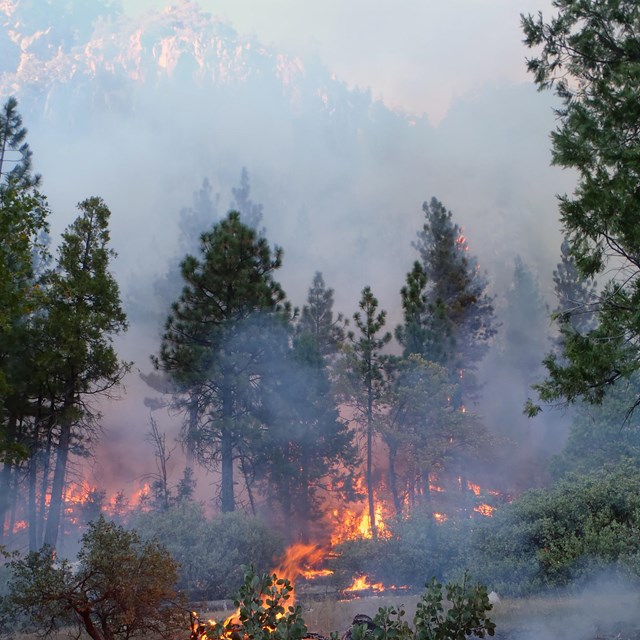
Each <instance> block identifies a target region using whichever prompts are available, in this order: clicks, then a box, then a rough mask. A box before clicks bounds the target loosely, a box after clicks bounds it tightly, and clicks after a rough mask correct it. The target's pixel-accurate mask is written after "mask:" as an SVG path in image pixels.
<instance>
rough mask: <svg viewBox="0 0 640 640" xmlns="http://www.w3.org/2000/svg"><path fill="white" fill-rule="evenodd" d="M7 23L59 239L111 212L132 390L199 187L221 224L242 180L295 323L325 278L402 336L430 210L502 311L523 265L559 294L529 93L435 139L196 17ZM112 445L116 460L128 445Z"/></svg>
mask: <svg viewBox="0 0 640 640" xmlns="http://www.w3.org/2000/svg"><path fill="white" fill-rule="evenodd" d="M0 24H1V25H2V28H1V30H0V93H1V94H2V97H3V99H4V98H6V97H7V96H9V95H16V97H17V98H18V100H19V107H20V110H21V112H22V114H23V116H24V120H25V124H26V125H27V127H28V128H29V142H30V145H31V147H32V149H33V151H34V166H35V169H36V170H37V171H38V172H40V173H42V175H43V190H44V192H45V193H46V194H47V195H48V197H49V199H50V203H51V205H52V209H53V211H54V219H53V220H52V226H53V237H54V238H56V237H57V235H58V233H59V231H61V230H62V229H63V227H64V226H65V225H66V224H68V223H69V222H70V221H71V220H72V219H73V217H74V216H75V210H74V207H75V203H76V202H78V201H80V200H82V199H83V198H85V197H87V196H90V195H99V196H101V197H103V198H104V199H105V200H106V202H107V204H108V205H109V206H110V208H111V210H112V212H113V217H112V238H113V244H114V247H115V249H116V251H117V252H118V254H119V257H118V260H117V263H116V270H117V273H116V276H117V278H118V280H119V283H120V286H121V289H122V291H123V296H124V298H125V299H126V301H127V306H128V313H129V316H130V320H131V325H132V326H131V330H130V333H129V337H128V338H127V339H126V340H125V343H124V344H123V345H121V348H122V350H123V354H122V355H123V356H124V357H127V358H129V359H133V360H135V361H136V364H137V366H138V367H139V368H140V369H141V370H143V371H148V370H149V369H150V364H149V360H148V356H149V354H150V353H152V352H155V351H157V348H158V342H159V327H160V323H161V322H162V320H163V319H164V317H165V316H166V312H167V309H168V306H169V304H170V303H171V301H172V300H169V299H163V298H162V296H159V295H158V291H159V290H160V291H161V290H162V287H158V286H157V285H158V281H162V279H163V277H164V275H165V274H166V273H167V271H168V270H169V269H170V268H171V265H172V264H173V265H175V264H176V261H177V259H178V258H179V257H180V254H181V252H183V251H184V246H185V239H184V238H183V239H182V243H181V240H180V233H181V231H180V226H179V221H180V212H181V211H182V210H183V209H185V208H192V209H194V208H195V209H197V208H198V205H197V202H196V203H195V204H194V194H195V193H196V192H198V191H201V193H202V188H203V184H205V185H208V186H205V189H204V193H205V194H207V193H208V194H209V195H208V196H207V197H208V198H210V203H211V204H212V211H213V210H214V209H215V211H216V212H217V215H223V214H224V213H225V212H226V210H227V208H228V207H229V206H231V205H232V204H233V203H234V196H233V195H232V189H234V188H237V187H238V186H239V184H240V180H241V171H242V168H243V167H246V168H247V170H248V175H249V179H250V187H251V191H250V198H251V200H252V201H253V202H254V203H261V204H262V205H263V219H262V224H263V225H264V227H265V229H266V236H267V238H268V240H269V242H270V243H271V244H278V245H280V246H282V247H283V249H284V267H283V269H282V272H281V274H280V280H281V282H282V284H283V287H284V289H285V290H286V292H287V294H288V296H289V298H290V299H291V300H292V302H293V303H294V304H296V305H300V304H302V303H303V302H304V297H305V295H306V291H307V288H308V287H309V286H310V284H311V280H312V277H313V274H314V272H315V271H321V272H323V274H324V277H325V280H326V282H327V284H328V285H329V286H330V287H333V288H334V289H335V291H336V307H337V309H338V310H340V311H343V312H344V313H345V314H347V315H351V313H353V311H354V310H355V308H356V305H357V301H358V298H359V292H360V290H361V289H362V287H363V286H365V285H367V284H370V285H371V286H372V288H373V290H374V292H375V293H376V295H377V296H378V297H379V298H380V300H381V306H382V307H384V308H386V309H387V310H388V312H389V318H390V319H389V325H390V326H391V327H393V326H394V324H396V323H397V322H398V321H399V318H400V310H399V308H400V303H399V293H398V292H399V289H400V287H401V286H402V284H403V280H404V276H405V274H406V272H407V271H408V270H409V268H410V267H411V264H412V262H413V260H414V259H415V257H416V256H415V251H414V249H412V247H411V243H412V241H413V240H414V239H415V234H416V231H417V230H418V228H419V227H420V226H421V225H422V213H421V206H422V203H423V201H425V200H428V199H430V198H431V197H432V196H436V197H438V198H439V199H440V200H441V201H442V202H443V203H444V204H445V206H446V207H447V208H449V209H451V210H452V211H453V212H454V216H455V219H456V222H458V223H459V224H461V225H462V226H463V228H464V231H465V235H466V238H467V241H468V243H469V245H470V249H471V251H472V252H473V254H474V255H476V256H478V258H479V262H480V265H481V267H482V268H483V269H485V270H486V271H487V276H488V279H489V282H490V283H491V286H492V289H493V290H494V291H495V292H496V293H497V294H498V296H500V295H501V294H502V293H503V292H504V291H505V290H506V288H507V287H508V285H509V282H510V278H511V274H512V272H513V259H514V257H515V256H516V255H517V254H521V255H522V256H523V258H524V259H525V261H526V262H527V263H528V264H529V265H531V266H532V268H533V269H534V270H535V271H536V272H537V274H538V276H539V278H540V281H541V284H542V287H543V291H544V293H549V291H550V286H549V285H548V284H547V283H548V282H549V281H550V274H551V271H552V269H553V266H554V265H555V263H556V262H557V256H558V254H559V246H560V236H559V234H558V231H557V226H558V225H557V213H556V207H555V201H554V194H555V193H556V192H561V191H564V190H566V189H569V188H570V184H571V177H570V176H563V175H561V174H560V173H559V172H558V171H556V170H553V169H551V168H549V166H548V165H549V151H548V147H549V142H548V132H549V130H550V129H552V127H553V114H552V111H551V108H550V107H551V103H550V98H549V97H548V96H542V95H539V94H536V92H535V90H534V88H533V86H532V85H529V84H522V85H514V84H508V83H504V84H502V85H500V86H485V87H483V88H482V89H480V90H478V91H476V92H475V93H473V94H467V95H464V96H461V97H460V98H459V99H458V100H457V101H456V102H455V104H454V105H453V107H452V108H451V109H450V110H449V112H448V113H447V115H446V117H445V118H444V119H443V120H442V121H441V122H440V123H439V124H438V125H437V126H433V125H432V124H430V122H429V121H428V119H427V118H426V117H425V116H423V115H415V114H411V113H408V112H402V111H394V110H391V109H389V108H388V107H387V106H385V104H384V103H383V102H382V101H380V100H378V99H374V98H373V97H372V94H371V92H370V91H369V90H368V89H367V88H350V87H348V86H347V85H346V84H345V83H344V82H342V81H341V79H340V78H339V77H335V75H334V74H333V73H332V71H331V69H328V68H327V67H325V66H324V65H323V62H322V61H321V60H319V59H317V58H316V57H312V56H311V57H305V56H297V55H296V54H295V53H290V52H281V51H278V50H276V49H275V48H274V47H272V46H267V45H264V44H262V43H261V41H260V34H259V33H258V34H256V35H251V36H244V35H242V34H239V33H238V32H237V31H236V30H235V29H234V26H233V25H232V24H229V23H228V22H226V21H224V20H222V19H219V18H217V17H216V16H214V15H211V14H209V13H207V12H205V11H203V10H202V9H201V8H200V7H199V5H198V3H196V2H190V1H188V0H182V1H180V2H177V3H176V4H175V5H174V6H172V7H169V8H165V9H162V10H154V11H152V12H148V13H143V14H140V15H139V16H137V17H135V18H132V17H130V16H127V15H126V14H124V13H123V12H122V11H121V10H120V9H119V8H118V4H117V3H116V2H111V1H109V0H91V1H88V0H84V1H80V0H75V1H73V0H69V1H67V2H54V1H53V0H51V1H47V2H41V1H39V0H38V1H36V0H32V1H30V2H26V1H20V0H3V1H2V2H0ZM382 40H383V38H382ZM523 65H524V52H523ZM423 81H424V82H425V83H429V82H430V78H429V77H428V76H427V75H425V77H424V78H423ZM205 180H207V181H208V182H207V183H204V181H205ZM207 189H209V191H208V190H207ZM217 194H219V200H217ZM200 202H201V201H200ZM215 215H216V214H215V213H214V216H215ZM213 221H214V220H213V219H212V220H211V221H210V222H213ZM186 240H187V241H188V240H189V239H186ZM191 241H193V239H191ZM500 304H501V303H500V298H499V299H498V303H497V306H498V307H500ZM139 385H140V383H139V381H138V380H137V379H136V378H135V377H133V378H132V379H131V380H130V382H129V384H128V401H127V402H126V403H121V404H120V405H119V407H118V408H115V409H113V408H111V409H110V410H109V417H108V420H107V421H108V422H109V423H110V424H111V425H112V426H113V425H118V424H119V425H123V424H125V423H131V422H133V423H135V424H136V425H137V428H139V430H140V433H141V434H142V432H143V431H144V429H145V424H146V419H147V418H146V409H145V408H144V407H143V405H142V400H141V398H139V397H138V394H143V393H145V391H144V390H143V389H142V388H140V387H139ZM111 434H112V436H111V442H112V443H113V444H112V446H114V447H123V446H125V445H123V444H118V440H120V441H121V443H123V442H126V441H127V438H128V437H130V436H128V435H127V436H125V435H124V434H123V433H121V432H119V431H118V430H117V429H116V430H113V431H112V432H111ZM140 439H141V436H140ZM112 458H113V460H114V464H116V463H117V464H119V465H121V466H122V467H131V464H130V461H129V460H128V459H127V458H126V456H125V457H117V456H116V457H112ZM115 458H117V462H116V459H115ZM128 475H129V476H130V477H133V475H135V474H134V473H132V472H129V474H128Z"/></svg>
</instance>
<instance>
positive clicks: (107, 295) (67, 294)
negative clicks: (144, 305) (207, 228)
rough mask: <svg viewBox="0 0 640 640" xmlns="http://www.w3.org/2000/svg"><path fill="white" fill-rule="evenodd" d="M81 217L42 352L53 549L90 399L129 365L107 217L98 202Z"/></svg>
mask: <svg viewBox="0 0 640 640" xmlns="http://www.w3.org/2000/svg"><path fill="white" fill-rule="evenodd" d="M78 209H79V210H80V215H79V216H78V217H77V218H76V220H75V221H74V222H73V223H72V224H71V225H70V226H69V227H68V228H67V230H66V231H65V232H64V233H63V234H62V243H61V245H60V248H59V250H58V261H57V266H56V268H55V269H54V270H53V271H51V272H50V273H49V274H48V278H47V309H46V319H45V325H44V333H45V335H46V336H47V340H48V343H49V345H48V346H49V348H48V350H47V351H46V352H45V353H43V358H44V359H46V371H47V376H48V383H49V385H50V386H51V388H52V390H53V391H54V393H55V403H56V406H55V426H56V429H57V443H56V447H57V449H56V460H55V468H54V473H53V479H52V485H51V501H50V505H49V511H48V517H47V523H46V529H45V534H44V543H45V544H48V545H50V546H51V547H55V546H56V542H57V537H58V530H59V524H60V513H61V508H62V496H63V492H64V486H65V482H66V473H67V467H68V461H69V454H70V452H71V449H72V447H73V446H74V445H77V444H78V442H81V441H82V438H83V437H86V429H87V428H88V427H89V426H90V424H91V422H92V420H93V419H95V418H96V414H95V413H94V412H93V411H92V408H91V406H90V402H89V399H90V398H93V397H96V396H99V395H101V394H105V393H109V392H110V391H111V390H112V389H113V388H114V387H116V386H117V385H118V384H119V383H120V381H121V380H122V378H123V376H124V375H125V373H126V372H127V371H128V369H129V366H128V364H127V363H125V362H122V361H120V360H119V359H118V356H117V353H116V351H115V349H114V347H113V344H112V341H113V337H114V336H116V335H118V334H119V333H121V332H123V331H124V330H125V329H126V328H127V321H126V317H125V314H124V311H123V310H122V306H121V302H120V291H119V287H118V284H117V283H116V281H115V279H114V277H113V275H112V274H111V272H110V271H109V266H110V263H111V260H112V259H113V258H114V257H115V252H114V251H113V250H112V249H111V248H110V247H109V241H110V234H109V217H110V215H111V212H110V211H109V209H108V207H107V205H106V204H105V203H104V201H103V200H102V199H101V198H97V197H93V198H88V199H87V200H84V201H83V202H81V203H80V204H79V205H78Z"/></svg>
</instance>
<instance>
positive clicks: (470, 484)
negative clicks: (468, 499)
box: [467, 480, 480, 496]
mask: <svg viewBox="0 0 640 640" xmlns="http://www.w3.org/2000/svg"><path fill="white" fill-rule="evenodd" d="M467 487H468V489H469V490H470V491H473V495H474V496H479V495H480V485H479V484H473V482H470V481H469V480H467Z"/></svg>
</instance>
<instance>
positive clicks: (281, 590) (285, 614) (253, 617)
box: [206, 565, 307, 640]
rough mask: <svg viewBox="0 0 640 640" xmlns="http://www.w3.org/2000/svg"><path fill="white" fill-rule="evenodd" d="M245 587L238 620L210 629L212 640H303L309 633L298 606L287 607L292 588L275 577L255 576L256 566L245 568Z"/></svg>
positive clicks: (238, 597)
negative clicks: (247, 639)
mask: <svg viewBox="0 0 640 640" xmlns="http://www.w3.org/2000/svg"><path fill="white" fill-rule="evenodd" d="M243 569H244V572H245V573H244V583H243V584H242V586H241V587H240V589H239V590H238V594H237V595H236V598H235V600H234V604H235V606H236V607H238V617H237V619H234V618H235V617H232V619H229V620H227V621H226V622H225V623H215V624H213V625H212V627H211V629H207V632H206V635H207V638H209V639H210V640H220V639H222V638H224V639H227V640H228V639H229V638H231V639H232V640H241V639H242V638H252V640H300V639H301V638H303V637H304V636H305V635H306V633H307V626H306V625H305V623H304V620H303V619H302V615H301V608H300V606H299V605H295V606H293V605H287V601H288V600H289V599H290V598H291V597H292V594H293V585H292V584H291V582H290V581H289V580H287V579H285V578H278V577H277V576H276V575H275V574H268V573H264V574H261V575H259V574H256V572H255V569H254V568H253V566H251V565H249V566H248V567H243Z"/></svg>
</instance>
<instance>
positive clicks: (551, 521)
mask: <svg viewBox="0 0 640 640" xmlns="http://www.w3.org/2000/svg"><path fill="white" fill-rule="evenodd" d="M639 531H640V477H639V475H638V470H637V467H636V466H635V465H632V464H629V463H622V464H620V465H617V466H616V467H613V468H610V469H601V470H598V471H596V472H594V473H591V474H588V475H581V476H571V477H569V478H567V479H566V480H563V481H562V482H559V483H558V484H557V485H555V486H554V487H552V488H551V489H548V490H536V491H530V492H528V493H526V494H524V495H523V496H522V497H521V498H520V499H519V500H517V501H515V502H513V503H512V504H510V505H508V506H506V507H504V508H503V509H502V510H501V512H499V513H497V514H496V516H495V517H494V518H492V519H491V520H490V521H489V522H484V523H482V526H479V527H478V528H477V529H476V530H475V531H474V534H473V537H472V553H471V556H470V560H471V564H472V567H473V572H474V575H476V577H479V578H480V579H481V580H483V581H484V582H487V583H488V584H490V585H491V586H492V588H494V589H496V590H502V591H504V592H510V593H513V594H525V593H528V592H533V591H537V590H540V589H543V588H549V587H552V588H558V587H566V586H567V585H569V584H570V583H571V584H576V583H577V584H581V583H584V582H585V581H586V580H587V579H589V578H590V577H592V576H594V575H595V574H596V573H599V572H600V571H602V569H603V568H605V567H606V568H608V569H612V570H613V571H614V572H617V573H622V574H625V575H627V576H633V577H636V578H637V577H639V576H640V572H639V571H638V570H639V568H640V567H639V564H638V558H639V554H640V537H639V536H638V532H639Z"/></svg>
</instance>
